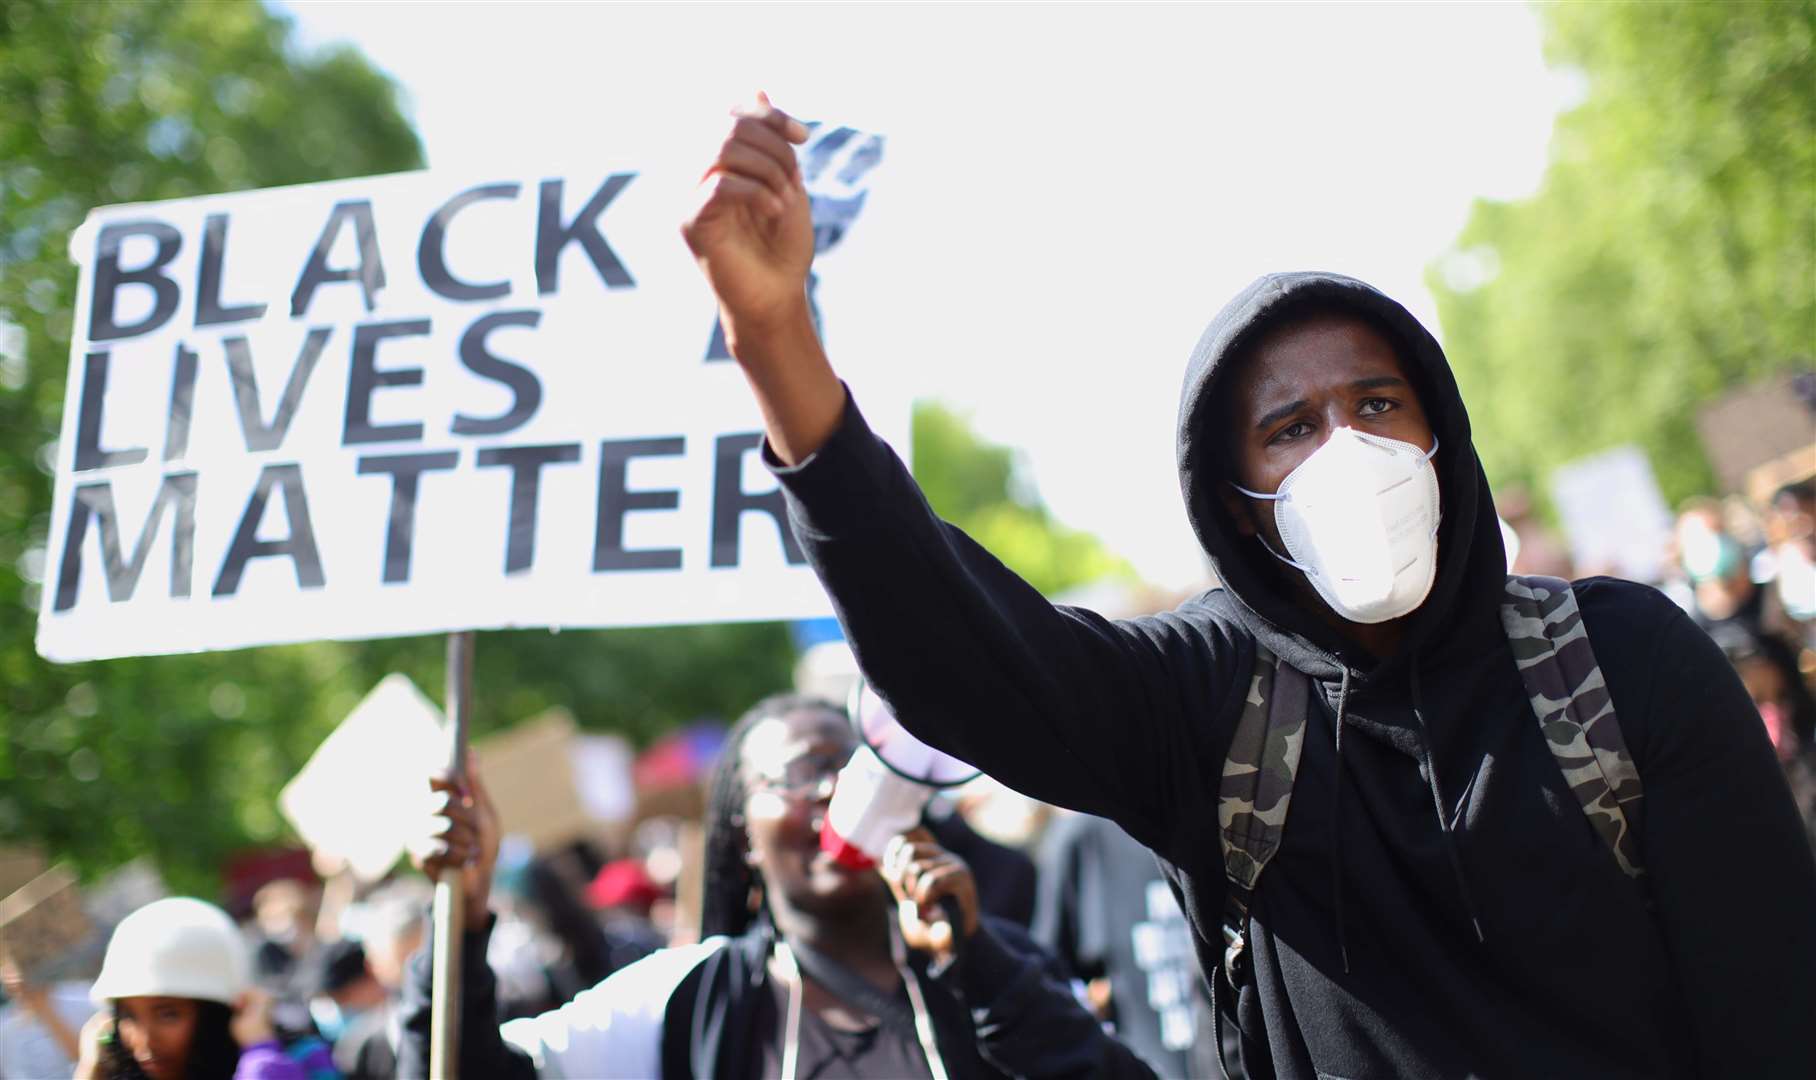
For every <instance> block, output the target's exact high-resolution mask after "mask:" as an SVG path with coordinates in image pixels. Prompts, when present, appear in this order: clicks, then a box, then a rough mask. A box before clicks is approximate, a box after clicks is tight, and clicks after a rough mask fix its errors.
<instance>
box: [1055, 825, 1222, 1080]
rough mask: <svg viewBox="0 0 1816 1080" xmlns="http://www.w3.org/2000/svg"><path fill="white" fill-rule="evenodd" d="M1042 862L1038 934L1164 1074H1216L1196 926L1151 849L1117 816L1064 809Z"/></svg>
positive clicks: (1122, 1035)
mask: <svg viewBox="0 0 1816 1080" xmlns="http://www.w3.org/2000/svg"><path fill="white" fill-rule="evenodd" d="M1039 865H1040V901H1039V903H1038V905H1037V906H1036V908H1035V915H1034V938H1035V940H1036V941H1039V942H1040V943H1041V944H1042V945H1044V946H1045V947H1046V948H1047V949H1049V950H1051V951H1052V952H1053V953H1054V954H1055V955H1056V956H1058V957H1059V958H1060V960H1061V961H1063V962H1064V963H1065V965H1066V966H1067V967H1068V968H1069V969H1071V972H1072V974H1074V975H1075V976H1077V977H1078V978H1080V979H1083V980H1085V981H1086V983H1087V984H1088V991H1087V999H1088V1000H1089V1001H1090V1003H1091V1006H1092V1008H1093V1009H1095V1010H1096V1012H1097V1015H1098V1016H1099V1017H1101V1018H1102V1019H1103V1020H1104V1021H1105V1022H1106V1023H1108V1024H1109V1025H1111V1030H1112V1031H1113V1032H1114V1033H1115V1035H1116V1037H1117V1038H1118V1039H1121V1040H1122V1041H1123V1042H1124V1043H1127V1044H1128V1046H1129V1049H1131V1050H1133V1051H1135V1053H1137V1054H1139V1055H1140V1056H1141V1059H1142V1060H1143V1061H1146V1062H1147V1063H1148V1065H1149V1066H1151V1067H1152V1068H1153V1070H1154V1071H1155V1072H1156V1073H1158V1074H1160V1075H1161V1076H1167V1077H1180V1076H1197V1075H1210V1074H1214V1073H1215V1071H1216V1068H1217V1066H1216V1065H1215V1064H1214V1063H1213V1062H1214V1061H1215V1057H1214V1051H1213V1050H1212V1049H1211V1041H1212V1040H1213V1039H1215V1038H1216V1033H1215V1031H1214V1029H1213V1025H1212V1024H1211V1022H1210V1021H1211V1014H1210V1002H1209V1001H1208V1000H1206V999H1205V994H1204V984H1203V982H1202V981H1201V980H1200V979H1199V978H1198V971H1197V966H1196V965H1195V964H1194V963H1193V958H1192V934H1191V931H1190V929H1188V928H1187V926H1186V923H1185V913H1184V912H1182V911H1180V910H1179V901H1178V900H1176V899H1174V897H1173V891H1172V890H1171V889H1169V888H1168V887H1167V882H1166V878H1165V877H1164V876H1162V875H1161V873H1160V864H1159V863H1157V862H1155V861H1154V853H1153V852H1151V851H1149V850H1148V849H1147V848H1145V847H1142V846H1141V844H1140V842H1139V841H1137V840H1136V839H1135V838H1134V837H1132V836H1130V835H1129V834H1128V833H1126V832H1123V831H1122V829H1121V828H1119V827H1118V826H1117V825H1116V823H1115V822H1113V821H1110V820H1108V819H1106V818H1100V817H1096V816H1094V815H1091V814H1073V813H1068V814H1065V815H1063V816H1061V817H1059V818H1057V819H1056V820H1054V821H1053V822H1052V824H1050V825H1048V826H1047V831H1046V834H1045V835H1044V836H1043V837H1042V838H1041V848H1040V863H1039ZM1230 1049H1231V1052H1230V1055H1229V1056H1230V1057H1231V1058H1234V1057H1235V1048H1234V1047H1231V1048H1230ZM1206 1066H1208V1067H1209V1068H1208V1071H1207V1069H1206Z"/></svg>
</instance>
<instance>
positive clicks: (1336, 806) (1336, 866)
mask: <svg viewBox="0 0 1816 1080" xmlns="http://www.w3.org/2000/svg"><path fill="white" fill-rule="evenodd" d="M1348 709H1349V665H1347V664H1345V665H1344V667H1343V685H1342V686H1340V687H1339V688H1338V689H1337V782H1336V784H1335V786H1334V790H1333V791H1332V793H1331V810H1330V852H1331V855H1330V858H1331V868H1330V902H1331V908H1332V909H1333V910H1334V911H1335V912H1336V915H1337V952H1338V954H1340V955H1341V956H1342V957H1343V974H1345V975H1348V974H1349V928H1348V926H1346V925H1345V923H1344V918H1343V715H1344V713H1345V712H1346V711H1348Z"/></svg>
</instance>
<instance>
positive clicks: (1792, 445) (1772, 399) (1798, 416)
mask: <svg viewBox="0 0 1816 1080" xmlns="http://www.w3.org/2000/svg"><path fill="white" fill-rule="evenodd" d="M1796 378H1797V377H1796V376H1795V375H1793V374H1785V375H1780V376H1778V377H1777V378H1774V379H1771V380H1769V381H1767V382H1762V383H1757V384H1754V385H1751V386H1742V387H1737V388H1736V389H1733V390H1730V391H1728V392H1727V393H1726V394H1723V395H1722V396H1721V397H1719V398H1717V399H1716V400H1714V401H1712V402H1710V403H1709V404H1707V405H1704V406H1703V407H1702V408H1700V409H1698V410H1697V413H1696V427H1697V430H1698V431H1699V432H1701V434H1702V439H1703V447H1704V449H1706V450H1708V452H1709V464H1711V465H1713V466H1714V467H1715V475H1716V478H1717V479H1718V480H1719V481H1720V482H1721V488H1722V490H1723V491H1745V492H1747V493H1748V494H1752V493H1753V492H1752V491H1750V490H1749V488H1748V474H1749V473H1751V472H1752V471H1753V470H1755V469H1758V468H1759V467H1761V466H1763V465H1769V464H1773V463H1776V462H1779V461H1780V460H1781V459H1786V458H1793V459H1794V458H1795V457H1796V456H1797V455H1799V454H1801V455H1803V460H1804V461H1806V462H1808V461H1812V460H1816V458H1813V457H1812V455H1816V450H1812V448H1811V444H1812V443H1816V413H1812V412H1811V406H1810V404H1809V403H1808V402H1806V401H1804V400H1803V399H1802V398H1801V397H1799V396H1798V394H1797V390H1796V387H1795V385H1794V384H1795V381H1796ZM1781 469H1782V471H1784V472H1785V473H1786V474H1787V475H1788V476H1790V478H1791V479H1797V477H1796V476H1795V475H1792V474H1795V473H1796V472H1797V471H1798V470H1797V468H1796V466H1795V465H1794V464H1793V465H1791V466H1790V467H1788V468H1785V467H1783V466H1781ZM1755 486H1756V487H1757V486H1762V485H1755ZM1766 494H1770V492H1769V491H1768V492H1767V493H1766Z"/></svg>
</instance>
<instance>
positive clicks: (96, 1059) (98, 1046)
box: [74, 1009, 114, 1080]
mask: <svg viewBox="0 0 1816 1080" xmlns="http://www.w3.org/2000/svg"><path fill="white" fill-rule="evenodd" d="M113 1030H114V1018H113V1013H112V1012H111V1011H109V1010H107V1009H103V1010H101V1011H100V1012H98V1013H96V1014H94V1015H93V1016H91V1017H89V1018H88V1023H86V1024H83V1025H82V1034H81V1035H80V1036H79V1037H78V1039H79V1041H80V1043H81V1052H80V1053H79V1054H78V1055H77V1056H76V1072H75V1077H74V1080H95V1078H96V1077H98V1076H100V1075H101V1054H102V1048H103V1046H104V1045H105V1044H106V1042H107V1040H108V1039H109V1037H111V1036H112V1035H113Z"/></svg>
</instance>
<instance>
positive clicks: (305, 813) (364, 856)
mask: <svg viewBox="0 0 1816 1080" xmlns="http://www.w3.org/2000/svg"><path fill="white" fill-rule="evenodd" d="M447 761H448V737H447V734H446V732H445V730H444V729H443V727H442V718H441V710H439V709H437V708H436V707H435V704H434V703H433V702H431V701H430V700H429V699H428V698H426V697H424V696H423V694H422V691H420V690H418V689H417V688H416V684H415V683H412V682H411V681H410V680H409V678H408V677H407V676H404V675H397V674H392V675H387V676H385V677H384V679H383V680H381V681H380V682H379V684H378V685H377V686H375V687H373V688H372V692H371V693H369V694H367V695H366V696H365V698H364V699H362V700H361V701H360V703H359V704H358V705H356V706H354V709H353V711H352V712H350V713H348V714H347V718H346V719H345V720H343V721H341V723H340V726H339V727H337V728H335V729H334V731H333V732H331V733H330V734H329V736H328V737H327V738H326V739H323V740H322V744H321V745H320V746H318V747H316V749H315V753H314V754H312V755H310V757H309V761H308V763H307V764H305V765H304V766H303V767H302V769H301V770H300V771H298V772H297V774H296V776H295V777H293V778H292V779H291V781H290V782H289V783H288V784H285V785H284V790H283V791H281V792H279V793H278V797H277V803H278V806H279V808H281V809H282V810H283V812H284V818H285V819H286V820H288V821H289V822H290V825H291V827H292V828H294V829H295V830H296V833H297V835H298V836H300V837H302V839H303V842H304V843H306V844H308V845H309V849H310V850H311V851H314V852H316V853H317V854H320V855H329V856H334V857H337V858H340V859H344V860H346V862H347V865H348V867H349V868H350V869H351V870H352V871H353V873H354V874H355V875H356V876H357V877H359V878H360V879H361V880H362V881H377V880H378V879H379V878H381V877H384V876H385V873H386V871H388V870H390V869H391V866H392V864H393V863H395V862H397V859H398V857H399V856H400V855H402V854H403V853H404V850H405V848H406V847H407V846H408V845H409V844H410V843H411V842H412V841H415V840H418V839H421V838H422V836H423V833H424V830H425V828H426V825H427V823H428V821H429V819H430V815H431V814H432V813H433V811H434V804H435V798H436V796H435V795H434V794H433V793H431V792H430V791H429V777H431V776H433V775H436V774H437V773H438V772H439V771H440V770H441V769H443V768H444V767H446V765H447Z"/></svg>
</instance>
